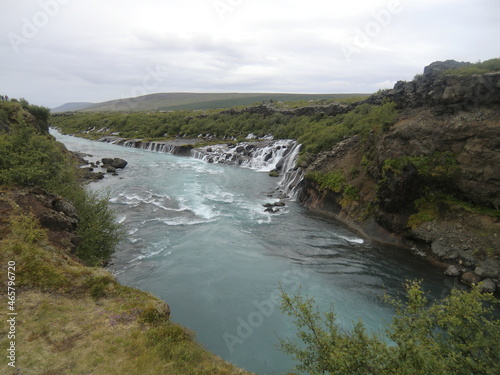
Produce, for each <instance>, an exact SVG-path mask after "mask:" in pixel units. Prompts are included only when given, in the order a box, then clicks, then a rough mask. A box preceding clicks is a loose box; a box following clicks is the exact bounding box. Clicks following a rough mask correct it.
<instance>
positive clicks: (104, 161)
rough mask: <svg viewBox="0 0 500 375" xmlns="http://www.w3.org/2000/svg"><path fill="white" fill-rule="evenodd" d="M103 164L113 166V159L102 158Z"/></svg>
mask: <svg viewBox="0 0 500 375" xmlns="http://www.w3.org/2000/svg"><path fill="white" fill-rule="evenodd" d="M101 161H102V164H105V165H111V164H113V159H111V158H102V160H101Z"/></svg>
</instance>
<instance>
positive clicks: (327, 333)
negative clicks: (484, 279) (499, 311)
mask: <svg viewBox="0 0 500 375" xmlns="http://www.w3.org/2000/svg"><path fill="white" fill-rule="evenodd" d="M405 288H406V300H405V301H403V300H399V299H398V300H395V299H392V298H390V297H386V301H388V302H389V303H391V304H392V305H393V306H394V307H395V309H396V315H395V317H394V318H393V321H392V324H391V325H390V327H389V328H387V330H386V335H387V337H383V336H381V335H380V334H379V335H375V334H368V333H367V332H366V328H365V327H364V325H363V323H362V322H358V323H357V324H356V325H355V326H354V329H353V330H352V331H343V330H342V329H340V328H339V327H338V326H337V325H336V323H335V314H334V312H333V308H332V309H330V310H329V311H328V312H326V313H321V312H320V311H319V309H318V307H317V306H315V305H314V300H313V299H307V298H306V299H304V298H302V297H301V296H299V295H296V296H294V297H290V296H288V295H287V294H286V293H282V300H281V309H282V310H283V311H284V312H285V313H286V314H287V315H289V316H292V317H293V318H294V319H295V324H296V326H297V328H298V329H299V331H298V333H297V336H298V337H299V339H300V341H301V342H302V343H297V342H294V341H292V340H280V341H281V348H282V350H283V351H284V352H285V353H288V354H291V355H292V356H293V357H294V358H295V359H296V360H297V361H298V362H299V365H298V366H297V369H298V370H300V371H304V372H307V373H310V374H325V373H328V374H349V375H351V374H360V375H361V374H374V375H378V374H380V375H386V374H387V375H389V374H408V375H410V374H411V375H415V374H417V375H418V374H433V375H434V374H442V375H445V374H459V375H460V374H463V375H470V374H485V375H489V374H491V375H494V374H498V373H500V351H499V350H498V342H499V341H500V321H499V320H498V317H496V316H495V315H494V305H498V303H499V301H498V300H496V299H495V297H494V296H493V295H491V294H481V293H480V292H479V290H478V288H477V287H476V288H473V289H472V290H471V291H459V290H452V291H451V294H450V295H449V296H447V297H446V298H444V299H443V300H440V301H435V302H433V303H431V304H430V303H429V300H428V298H427V297H426V295H425V293H424V292H423V291H422V289H421V287H420V282H415V281H413V282H407V283H406V284H405ZM389 340H390V341H389Z"/></svg>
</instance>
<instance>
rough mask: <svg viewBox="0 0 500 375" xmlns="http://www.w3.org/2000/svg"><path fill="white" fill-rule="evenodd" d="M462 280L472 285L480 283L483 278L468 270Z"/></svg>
mask: <svg viewBox="0 0 500 375" xmlns="http://www.w3.org/2000/svg"><path fill="white" fill-rule="evenodd" d="M461 280H462V282H463V283H464V284H467V285H469V286H472V285H475V284H477V283H479V281H480V280H481V278H480V277H479V276H478V275H476V274H475V273H474V272H466V273H464V274H463V275H462V277H461Z"/></svg>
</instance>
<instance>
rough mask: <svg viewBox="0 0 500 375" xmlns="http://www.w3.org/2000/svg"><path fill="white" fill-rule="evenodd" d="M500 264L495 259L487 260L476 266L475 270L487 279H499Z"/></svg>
mask: <svg viewBox="0 0 500 375" xmlns="http://www.w3.org/2000/svg"><path fill="white" fill-rule="evenodd" d="M499 270H500V265H499V264H498V263H497V262H495V261H494V260H492V259H490V260H486V261H484V262H481V264H479V266H477V267H476V269H475V270H474V272H475V273H476V274H478V275H479V276H481V277H482V278H485V279H488V278H489V279H497V278H498V277H499Z"/></svg>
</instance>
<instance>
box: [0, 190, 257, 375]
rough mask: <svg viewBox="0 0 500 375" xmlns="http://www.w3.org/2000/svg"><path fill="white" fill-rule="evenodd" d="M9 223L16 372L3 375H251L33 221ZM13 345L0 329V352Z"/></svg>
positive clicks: (15, 216)
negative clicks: (56, 244)
mask: <svg viewBox="0 0 500 375" xmlns="http://www.w3.org/2000/svg"><path fill="white" fill-rule="evenodd" d="M3 199H5V197H3ZM14 211H15V210H14ZM10 215H11V218H10V220H9V221H8V222H5V221H3V225H4V226H5V225H7V228H0V229H2V233H5V235H4V236H2V239H1V240H0V250H1V251H0V263H1V264H7V262H8V261H12V260H13V261H15V262H16V292H17V299H16V305H15V306H16V311H17V312H18V316H17V331H16V338H15V341H16V344H17V345H16V366H17V369H13V368H10V367H7V366H6V363H5V361H4V362H3V365H2V366H3V368H2V371H3V372H2V374H6V375H11V374H12V375H13V374H19V373H26V374H46V375H48V374H51V375H56V374H61V375H63V374H64V375H68V374H69V375H71V374H95V375H100V374H102V375H114V374H117V375H118V374H130V375H135V374H137V375H139V374H140V375H156V374H172V375H176V374H179V375H180V374H200V375H201V374H228V375H229V374H248V373H247V372H245V371H243V370H240V369H237V368H235V367H234V366H232V365H230V364H228V363H226V362H225V361H223V360H222V359H220V358H219V357H216V356H215V355H213V354H211V353H209V352H208V351H206V350H205V349H204V348H203V347H201V346H200V345H199V344H198V343H196V341H195V340H194V334H193V333H191V332H190V331H188V330H186V329H185V328H183V327H181V326H179V325H177V324H174V323H172V322H171V321H170V320H169V319H168V316H167V315H166V314H165V310H164V309H163V310H162V309H161V308H159V307H161V306H164V303H163V302H162V301H161V300H159V299H157V298H156V297H154V296H152V295H151V294H148V293H145V292H142V291H139V290H136V289H132V288H129V287H125V286H122V285H120V284H118V283H117V282H116V280H115V279H114V277H113V276H112V275H111V274H110V273H109V272H107V271H106V270H104V269H102V268H98V267H86V266H83V265H82V264H81V263H80V262H78V261H76V260H74V259H72V257H70V256H69V255H68V253H67V251H66V250H65V249H60V248H56V247H54V246H52V245H51V244H50V243H49V241H48V240H47V233H46V231H45V230H43V229H41V228H40V226H39V224H38V222H37V220H36V218H34V217H33V216H31V215H24V216H23V215H20V214H19V213H18V212H11V213H10ZM6 223H7V224H6ZM0 224H1V223H0ZM6 277H7V273H6V272H4V273H3V274H2V276H1V278H2V283H4V285H5V282H6ZM6 302H7V300H6V298H5V297H4V296H3V295H2V298H1V303H3V304H4V305H5V306H7V303H6ZM10 341H11V340H9V339H8V337H7V325H5V324H2V325H0V347H1V348H8V347H9V345H10Z"/></svg>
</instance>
